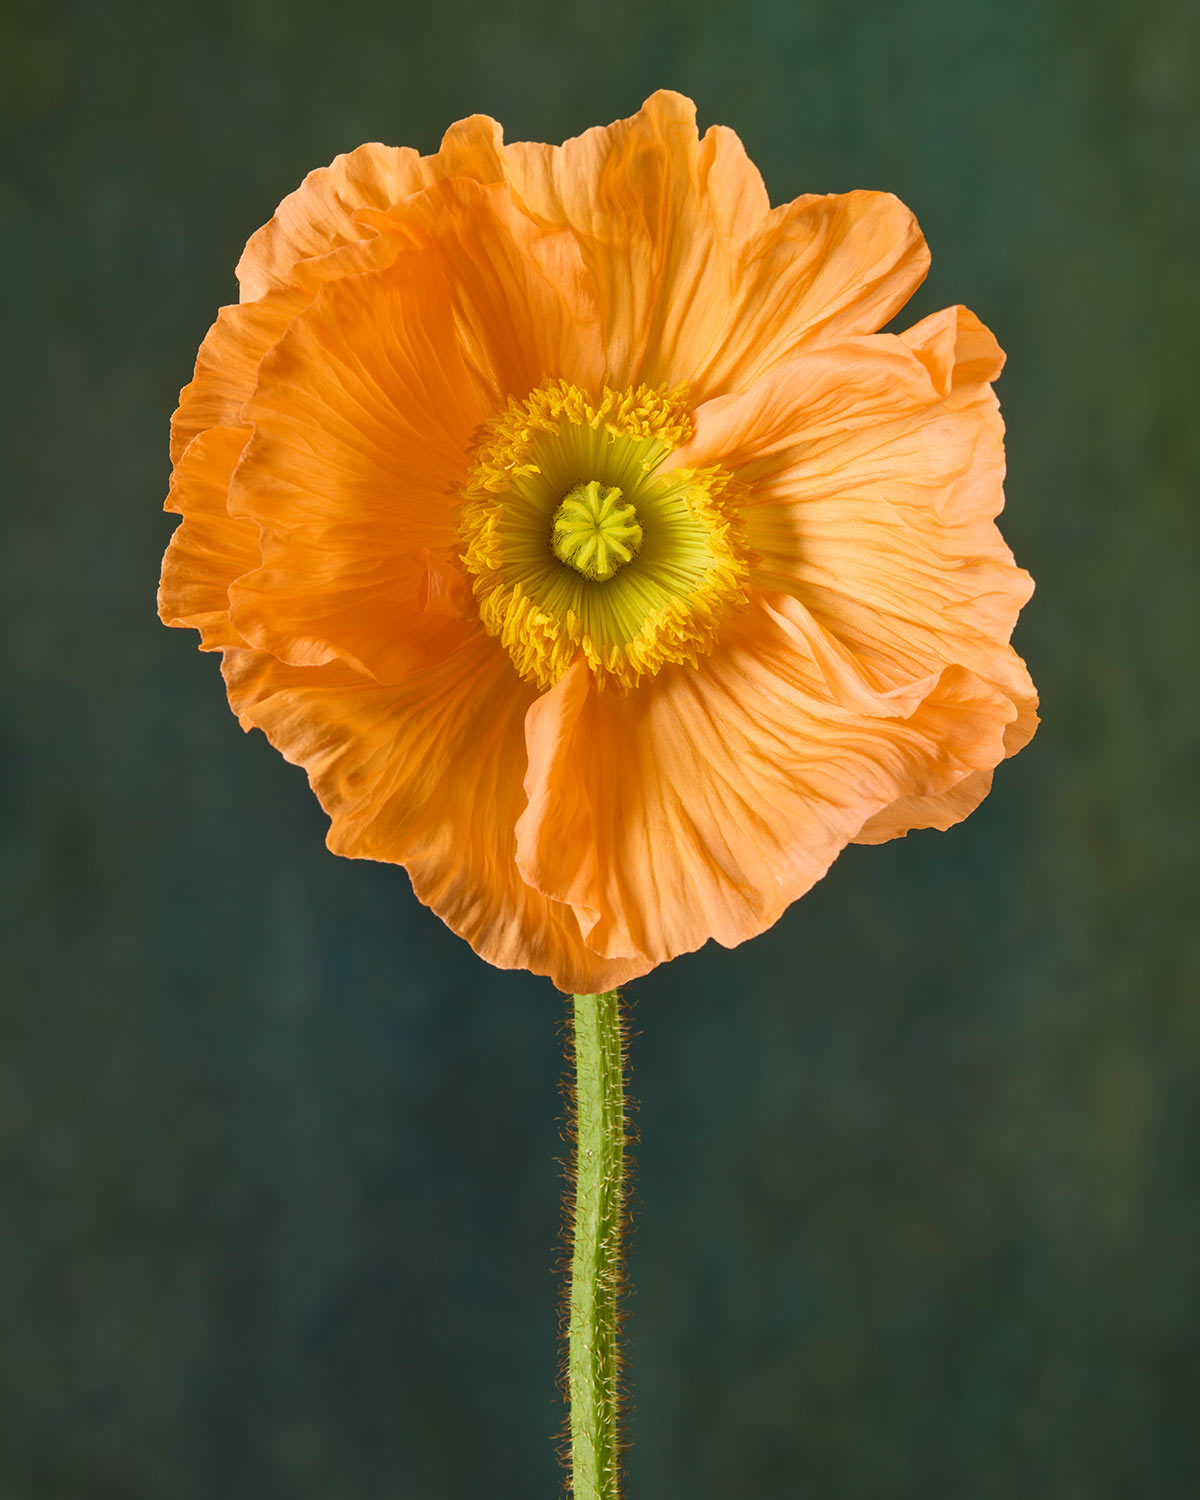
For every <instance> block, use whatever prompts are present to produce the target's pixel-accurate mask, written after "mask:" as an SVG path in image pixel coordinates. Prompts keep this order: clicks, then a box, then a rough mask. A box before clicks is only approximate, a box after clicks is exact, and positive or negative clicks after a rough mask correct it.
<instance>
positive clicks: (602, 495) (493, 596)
mask: <svg viewBox="0 0 1200 1500" xmlns="http://www.w3.org/2000/svg"><path fill="white" fill-rule="evenodd" d="M690 433H691V421H690V419H689V417H688V414H687V405H686V391H685V390H684V389H683V388H679V389H676V390H670V391H663V390H654V389H651V388H650V387H648V386H639V387H637V388H636V389H635V390H628V391H623V392H618V391H613V390H609V389H605V391H604V393H603V395H602V397H601V399H600V400H599V401H597V402H593V401H591V400H589V398H588V397H587V396H586V395H585V394H584V392H582V391H581V390H579V389H578V388H577V387H575V386H572V385H569V384H567V382H566V381H556V382H554V383H552V384H550V385H547V386H544V387H541V388H540V389H538V390H536V391H534V392H532V394H531V395H529V396H527V397H526V399H525V400H524V401H520V402H517V401H510V402H509V405H508V409H507V410H506V411H504V412H502V413H501V414H500V415H499V416H498V417H496V418H494V419H493V420H492V421H491V422H489V423H487V424H486V425H485V427H484V428H483V430H482V432H481V434H480V437H479V441H478V444H477V446H476V450H475V455H474V463H473V465H472V469H471V473H470V476H469V478H468V481H467V483H466V485H465V486H464V487H463V491H462V496H463V508H462V515H461V521H460V526H459V536H460V539H461V543H462V549H463V550H462V554H461V555H462V561H463V564H464V566H465V567H466V570H467V572H468V573H469V574H470V576H471V579H472V584H473V587H474V591H475V598H476V603H477V605H478V608H479V616H480V619H481V621H482V623H483V625H484V628H485V629H486V630H488V632H489V633H490V634H492V635H495V636H497V637H498V638H499V640H500V641H501V643H502V644H503V645H504V646H505V648H506V649H507V650H508V652H509V654H510V655H511V657H512V659H513V664H514V665H515V667H516V669H517V671H518V672H520V674H521V676H522V677H524V678H526V679H527V680H528V681H530V682H534V683H536V684H537V686H539V687H541V688H548V687H552V686H553V684H554V683H555V682H557V681H558V679H559V678H560V677H561V676H562V675H563V673H564V672H565V671H566V670H567V669H568V667H570V665H571V664H572V662H573V661H575V660H576V658H577V657H579V656H580V655H582V656H583V657H584V659H585V660H586V661H587V663H588V666H589V667H590V668H591V670H592V672H593V674H594V676H595V678H596V683H597V686H598V687H604V686H606V685H608V684H610V683H611V684H616V685H618V686H620V687H622V688H630V687H632V686H634V684H635V683H636V682H637V681H638V679H639V678H641V677H642V676H645V675H649V674H653V673H655V672H657V671H658V670H659V669H660V668H661V667H663V666H665V665H666V664H667V663H668V662H677V663H679V662H690V663H695V661H696V660H697V659H698V658H699V656H701V655H703V654H704V653H705V652H707V651H709V650H710V649H711V647H712V645H713V642H714V641H715V639H716V635H717V632H718V630H719V628H720V625H721V622H722V621H723V620H724V619H725V617H726V616H727V614H728V613H729V612H730V610H732V609H734V608H736V607H737V606H739V605H740V604H743V603H744V602H745V592H744V588H745V583H746V579H747V577H748V575H749V569H750V563H751V559H752V554H751V553H750V551H749V548H748V547H747V546H746V544H745V541H744V539H743V537H742V535H741V528H740V525H739V523H738V517H737V503H736V502H737V501H738V500H739V499H740V498H741V494H742V488H743V487H742V486H741V485H739V484H738V483H737V482H736V481H735V480H734V479H733V478H732V477H731V476H730V475H729V474H728V473H727V472H726V471H725V470H724V469H720V468H710V469H702V470H683V469H675V470H670V471H668V472H667V473H661V472H659V471H660V468H661V465H662V463H663V460H664V459H665V458H666V457H667V455H668V454H669V453H670V452H671V451H672V449H674V448H676V447H677V446H678V445H679V444H680V443H682V442H684V441H686V440H687V438H688V437H689V436H690Z"/></svg>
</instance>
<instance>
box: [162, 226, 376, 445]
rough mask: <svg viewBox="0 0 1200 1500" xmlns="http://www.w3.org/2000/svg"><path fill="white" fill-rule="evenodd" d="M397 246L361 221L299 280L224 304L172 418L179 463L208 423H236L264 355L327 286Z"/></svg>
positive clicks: (301, 271) (299, 272)
mask: <svg viewBox="0 0 1200 1500" xmlns="http://www.w3.org/2000/svg"><path fill="white" fill-rule="evenodd" d="M396 250H397V247H396V245H395V243H394V242H393V241H392V240H390V239H388V238H387V237H381V236H380V234H379V231H378V229H377V228H376V227H375V226H374V225H360V226H359V238H358V239H357V240H356V241H355V242H354V243H353V244H350V245H344V246H341V247H339V248H338V249H336V250H334V251H332V252H330V253H329V254H327V255H324V256H320V257H317V258H314V259H311V260H306V261H304V262H302V263H301V264H299V265H298V266H297V267H296V268H295V279H294V280H293V281H292V282H291V283H290V284H289V285H287V286H284V287H281V288H278V289H272V290H271V291H269V292H268V293H267V295H266V296H265V297H264V298H263V299H262V300H261V301H258V302H243V303H239V304H237V305H235V306H232V307H223V308H222V309H221V311H220V312H219V313H218V314H217V320H216V322H215V323H214V324H213V326H212V327H211V328H210V329H209V330H208V332H207V333H206V334H205V336H204V342H203V343H202V344H201V345H200V351H199V353H198V354H197V356H196V369H195V373H194V374H193V376H192V379H191V382H190V383H189V384H188V385H185V386H184V388H183V390H181V391H180V393H179V406H178V408H177V410H176V412H175V415H174V416H173V417H172V418H171V458H172V461H173V462H178V460H179V458H180V457H181V456H182V454H183V453H184V451H185V449H186V448H187V445H188V444H189V443H190V442H191V441H192V439H193V438H194V437H195V436H196V435H197V434H198V433H200V432H203V431H204V430H205V429H206V428H208V427H216V426H220V425H225V426H231V427H232V426H237V425H238V424H240V423H242V407H243V405H244V404H245V403H246V401H247V400H248V399H249V397H250V394H251V392H252V391H253V390H254V382H255V380H256V379H257V377H258V366H259V363H260V362H261V360H262V358H263V355H264V354H266V352H267V350H268V349H270V348H271V347H272V345H274V344H275V343H276V342H277V341H278V340H279V338H280V337H281V336H282V334H283V332H284V330H285V329H286V328H287V326H288V324H289V323H290V322H291V320H292V319H293V318H294V317H295V316H296V314H297V313H299V312H303V310H304V309H305V308H306V307H308V306H309V304H310V303H311V302H312V300H313V298H314V297H315V296H316V294H317V292H318V291H319V290H320V288H321V287H322V286H324V285H325V283H326V282H328V281H333V280H336V279H337V278H338V277H341V276H354V275H358V274H360V273H361V272H363V271H369V270H371V269H373V268H377V267H379V266H384V265H387V264H389V263H390V261H391V260H393V259H394V258H395V255H396Z"/></svg>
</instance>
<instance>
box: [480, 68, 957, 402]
mask: <svg viewBox="0 0 1200 1500" xmlns="http://www.w3.org/2000/svg"><path fill="white" fill-rule="evenodd" d="M503 162H504V169H505V171H506V172H507V174H508V177H509V180H510V181H511V182H512V185H513V188H514V190H515V191H516V193H517V194H518V196H519V197H520V198H521V199H522V201H523V202H525V203H526V204H527V205H528V206H529V207H530V209H531V210H532V211H533V212H534V213H536V214H539V215H541V216H542V217H544V218H546V219H549V220H551V221H552V222H555V223H561V224H568V225H570V226H571V227H572V228H573V229H574V230H575V231H576V233H577V234H578V235H579V237H580V243H581V247H582V250H583V255H584V259H585V261H586V263H587V266H588V270H589V271H590V272H591V274H592V277H593V279H594V280H595V284H596V289H597V296H598V298H599V301H600V305H601V309H602V312H603V316H604V322H605V327H606V329H607V331H608V361H609V372H610V375H609V378H610V380H611V381H612V383H614V384H618V385H621V384H635V383H636V382H638V381H639V380H644V381H647V382H649V383H650V384H663V385H672V384H674V383H676V382H678V381H681V380H686V381H688V382H690V385H691V391H692V396H693V399H694V400H697V401H699V400H705V399H708V398H709V397H711V396H714V395H717V394H720V393H721V392H723V391H727V390H731V389H735V388H736V387H737V386H739V385H743V384H746V383H747V382H749V381H751V380H754V379H756V378H757V377H758V376H759V375H760V374H762V373H763V372H764V371H765V370H768V369H770V368H771V367H772V366H773V365H774V364H776V363H778V362H779V361H780V360H781V359H785V358H787V357H788V355H789V354H791V353H793V352H794V350H795V349H796V347H797V346H798V345H799V344H800V343H801V342H803V341H804V340H812V339H815V338H818V337H820V338H830V337H840V336H841V335H843V334H844V333H846V332H863V333H867V332H873V331H874V330H875V329H876V328H879V327H881V326H882V325H883V324H884V323H885V322H886V321H887V320H888V318H890V317H891V316H892V315H893V314H894V313H895V312H896V311H897V309H898V308H900V307H902V306H903V305H904V303H905V302H906V301H907V300H908V298H909V297H910V296H911V295H912V293H913V292H914V291H915V290H916V288H917V287H918V286H919V285H920V283H921V281H922V280H923V278H924V276H925V272H926V270H927V269H928V265H929V254H928V251H927V249H926V247H925V242H924V240H923V239H922V238H921V234H920V231H919V230H918V228H917V225H916V221H915V219H914V218H913V216H912V214H911V213H910V212H909V211H908V210H907V209H906V208H905V207H904V206H903V204H901V203H899V202H898V200H897V199H895V198H893V197H892V196H891V195H890V194H887V193H864V192H859V193H848V194H844V195H832V196H828V197H822V196H815V195H810V196H808V197H805V198H799V199H797V200H796V201H795V202H794V203H791V204H788V205H787V206H786V207H783V208H779V209H776V210H775V211H774V212H771V211H770V208H769V203H768V199H767V194H766V190H765V188H764V187H763V183H762V178H761V176H760V175H759V173H758V169H757V168H756V167H755V166H754V164H753V162H751V161H750V159H749V158H748V157H747V155H746V152H745V149H744V148H743V146H742V143H741V141H740V140H739V139H738V137H737V136H736V135H735V134H734V133H733V131H731V130H727V129H724V128H723V127H721V126H714V127H712V128H711V129H710V130H708V131H707V132H706V134H705V135H704V137H703V139H701V138H700V136H699V134H698V132H697V129H696V107H695V105H694V104H693V103H692V102H691V100H690V99H686V98H684V97H683V96H682V95H680V94H675V93H671V92H669V91H663V92H660V93H657V94H654V95H653V96H652V97H651V98H650V99H648V100H647V101H646V103H645V104H644V105H643V106H642V108H641V109H640V110H639V111H638V113H637V114H636V115H634V116H632V117H631V118H630V119H628V120H619V121H617V122H616V123H615V124H613V125H607V126H603V127H600V128H597V129H595V130H589V131H587V132H586V133H585V134H584V135H581V136H579V137H578V138H576V139H575V140H570V141H567V142H566V143H565V144H564V145H563V146H546V145H542V144H540V143H532V142H521V143H518V144H514V145H511V146H507V147H505V148H504V149H503Z"/></svg>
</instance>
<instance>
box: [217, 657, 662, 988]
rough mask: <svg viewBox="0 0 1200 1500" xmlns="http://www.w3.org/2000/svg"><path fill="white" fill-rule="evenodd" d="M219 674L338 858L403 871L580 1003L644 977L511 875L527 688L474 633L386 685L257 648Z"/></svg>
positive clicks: (426, 898)
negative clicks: (292, 662)
mask: <svg viewBox="0 0 1200 1500" xmlns="http://www.w3.org/2000/svg"><path fill="white" fill-rule="evenodd" d="M224 672H225V678H226V683H227V686H228V690H229V701H230V704H231V705H232V707H233V709H234V711H235V712H236V713H237V715H238V717H239V719H240V720H241V722H242V725H243V727H244V728H247V729H249V728H252V727H257V728H259V729H262V730H263V731H264V732H265V734H266V736H267V738H268V739H269V740H270V741H271V743H272V744H273V745H274V746H275V747H276V749H278V750H279V751H280V752H281V753H282V754H283V755H284V756H285V757H286V758H287V759H288V760H289V761H291V762H292V763H293V764H294V765H300V766H303V767H304V769H305V770H306V771H307V773H308V778H309V781H310V783H311V784H312V788H313V790H314V791H315V793H316V794H317V797H318V798H319V799H320V802H321V805H322V807H323V808H324V809H325V811H326V812H327V813H328V815H329V817H330V820H331V822H330V829H329V837H328V844H329V847H330V849H332V850H333V851H334V853H336V854H343V855H347V856H350V857H352V858H357V859H376V860H383V861H387V862H388V863H396V864H403V865H405V866H406V867H407V869H408V873H409V876H410V877H411V879H412V884H413V889H414V891H415V892H416V894H417V896H418V897H419V899H420V900H421V901H423V902H424V903H425V904H426V905H428V906H430V907H432V909H433V910H434V911H435V912H437V914H438V915H439V916H440V917H441V918H442V920H443V921H444V922H446V923H447V924H448V925H449V926H450V927H452V928H453V929H454V931H455V932H457V933H458V934H460V936H462V937H464V938H466V940H467V941H468V942H469V943H470V944H471V946H472V947H473V948H474V949H475V950H476V952H477V953H479V954H480V956H481V957H483V958H485V959H487V961H488V962H489V963H493V964H496V965H498V966H499V967H500V968H521V969H529V970H531V971H532V972H533V973H535V974H544V975H547V976H549V977H550V978H551V979H552V980H553V981H554V982H555V984H557V985H558V986H559V987H560V988H561V989H564V990H567V991H576V992H581V993H582V992H587V991H595V990H600V989H604V988H611V987H613V986H615V985H617V984H621V983H624V982H625V981H626V980H627V979H629V978H632V977H633V975H634V974H635V973H636V972H643V971H644V968H645V965H642V966H641V967H640V968H639V966H638V965H636V964H629V963H616V964H613V963H605V962H604V961H602V960H600V959H598V958H597V957H596V955H594V954H589V953H588V951H587V950H586V949H585V947H584V945H583V941H582V937H581V934H580V931H579V924H578V921H577V920H576V918H575V915H574V913H573V912H572V911H571V909H570V908H569V907H566V906H563V905H562V904H560V903H557V902H554V901H550V900H547V899H546V898H545V897H544V896H542V895H541V894H539V893H538V892H537V891H535V890H531V889H530V888H529V887H528V886H527V885H526V884H525V883H524V882H523V881H522V879H521V877H520V875H519V873H518V871H517V866H516V837H515V833H514V827H515V825H516V821H517V817H518V815H519V813H520V811H521V808H522V807H523V806H524V802H525V793H524V789H523V787H522V776H523V773H524V768H525V746H524V716H525V714H526V712H527V710H528V708H529V706H530V704H531V703H532V701H533V699H534V696H535V692H534V689H532V688H530V687H527V686H526V685H525V684H524V683H522V682H521V680H520V679H519V678H518V677H517V676H516V674H515V673H514V672H513V669H512V666H511V664H510V663H509V660H508V658H507V656H506V655H505V653H504V652H503V651H502V650H501V649H500V648H498V647H497V645H496V643H495V642H494V641H492V640H490V639H488V638H487V637H485V636H484V635H483V634H482V632H479V633H477V634H476V635H475V636H474V637H473V638H472V640H471V641H469V642H468V643H467V644H466V645H464V646H463V647H462V648H461V649H460V650H459V651H457V652H455V653H454V654H453V655H451V656H449V657H447V658H446V659H445V660H443V661H441V662H439V663H438V664H437V665H435V666H432V667H430V668H428V669H426V670H425V671H423V672H420V673H417V674H415V675H413V676H410V677H409V678H408V679H407V680H406V681H405V682H404V683H403V684H400V685H398V686H395V687H381V686H380V685H379V684H378V683H376V682H374V681H372V680H371V679H370V678H366V677H363V676H361V675H360V674H357V673H355V672H353V671H352V670H351V669H349V668H348V667H346V666H345V665H344V664H343V663H340V662H337V663H331V664H329V665H328V666H324V667H316V668H314V667H290V666H286V665H284V664H283V663H280V662H278V661H277V660H276V659H275V658H274V657H272V656H269V655H266V654H265V653H261V652H256V651H229V652H227V653H226V655H225V661H224Z"/></svg>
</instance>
